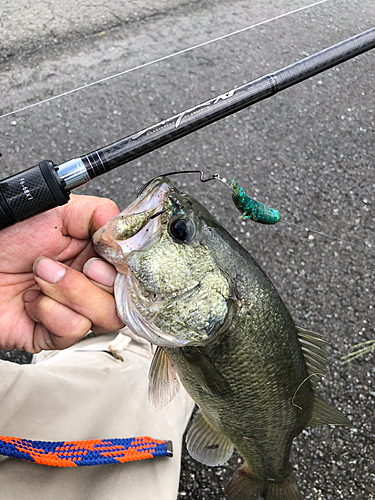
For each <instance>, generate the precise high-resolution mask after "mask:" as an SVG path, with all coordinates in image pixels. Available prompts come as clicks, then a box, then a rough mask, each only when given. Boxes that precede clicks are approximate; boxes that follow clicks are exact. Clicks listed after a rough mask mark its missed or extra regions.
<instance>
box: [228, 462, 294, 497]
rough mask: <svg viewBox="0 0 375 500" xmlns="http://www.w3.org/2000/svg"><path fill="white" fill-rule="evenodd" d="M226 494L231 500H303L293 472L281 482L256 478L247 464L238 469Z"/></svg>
mask: <svg viewBox="0 0 375 500" xmlns="http://www.w3.org/2000/svg"><path fill="white" fill-rule="evenodd" d="M225 494H226V495H227V497H228V499H229V500H301V496H300V494H299V492H298V486H297V484H296V482H295V479H294V477H293V474H292V472H291V473H290V474H289V476H287V477H286V478H284V479H283V480H281V481H272V480H269V479H266V480H262V479H259V478H256V477H254V476H253V475H252V474H251V472H250V470H249V468H248V466H247V465H246V463H245V464H244V465H243V466H242V467H241V468H240V469H238V471H237V472H236V474H235V475H234V477H233V479H232V481H231V482H230V483H229V484H228V486H227V488H226V490H225Z"/></svg>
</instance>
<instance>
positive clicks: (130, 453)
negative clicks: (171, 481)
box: [0, 436, 173, 467]
mask: <svg viewBox="0 0 375 500" xmlns="http://www.w3.org/2000/svg"><path fill="white" fill-rule="evenodd" d="M0 455H5V456H7V457H14V458H19V459H21V460H26V461H28V462H35V463H38V464H43V465H50V466H55V467H79V466H83V465H100V464H113V463H124V462H132V461H134V460H144V459H147V458H154V457H165V456H167V457H168V456H169V457H171V456H172V455H173V452H172V442H171V441H160V440H157V439H152V438H150V437H147V436H146V437H136V438H130V439H91V440H88V441H31V440H29V439H21V438H17V437H6V436H0Z"/></svg>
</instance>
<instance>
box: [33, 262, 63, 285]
mask: <svg viewBox="0 0 375 500" xmlns="http://www.w3.org/2000/svg"><path fill="white" fill-rule="evenodd" d="M33 271H34V273H35V274H36V275H37V276H39V278H42V280H44V281H47V282H48V283H52V284H55V283H58V282H59V281H60V280H61V279H62V278H63V277H64V276H65V273H66V268H65V267H64V266H62V265H61V264H60V263H59V262H56V261H54V260H51V259H47V258H46V257H40V258H39V259H37V260H36V261H35V263H34V267H33Z"/></svg>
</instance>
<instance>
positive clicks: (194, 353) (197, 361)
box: [181, 347, 232, 398]
mask: <svg viewBox="0 0 375 500" xmlns="http://www.w3.org/2000/svg"><path fill="white" fill-rule="evenodd" d="M181 352H182V354H183V356H184V359H185V361H186V363H187V364H188V366H189V368H190V371H191V373H192V374H193V375H194V377H195V379H196V380H197V382H198V383H199V385H200V386H201V387H202V389H203V390H204V391H205V392H207V394H209V395H210V396H218V397H220V398H224V397H230V395H231V393H232V390H231V388H230V385H229V384H228V382H227V381H226V380H225V378H224V377H223V375H222V374H221V373H220V372H219V371H218V369H217V368H215V366H214V365H213V364H212V363H211V362H210V361H209V360H208V359H207V358H206V356H205V355H204V354H203V353H202V351H201V350H200V349H199V347H182V348H181Z"/></svg>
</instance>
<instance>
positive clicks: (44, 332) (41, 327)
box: [0, 195, 123, 353]
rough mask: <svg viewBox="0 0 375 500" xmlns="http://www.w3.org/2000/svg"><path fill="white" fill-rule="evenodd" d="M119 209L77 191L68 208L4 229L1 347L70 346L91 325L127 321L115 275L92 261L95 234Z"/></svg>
mask: <svg viewBox="0 0 375 500" xmlns="http://www.w3.org/2000/svg"><path fill="white" fill-rule="evenodd" d="M118 213H119V210H118V208H117V206H116V205H115V203H113V202H112V201H110V200H108V199H103V198H96V197H92V196H76V195H72V196H71V200H70V201H69V203H68V204H67V205H64V206H62V207H57V208H54V209H53V210H50V211H48V212H46V213H44V214H41V215H38V216H37V217H34V218H32V219H29V220H26V221H23V222H21V223H18V224H16V225H15V226H12V227H10V228H7V229H4V230H3V231H1V232H0V257H1V258H0V318H1V320H0V349H22V350H25V351H28V352H31V353H36V352H39V351H40V350H42V349H65V348H67V347H69V346H71V345H73V344H75V343H76V342H77V341H78V340H80V339H81V338H82V337H84V335H86V333H87V332H88V331H89V330H90V329H92V330H93V331H95V332H99V331H100V332H105V331H114V330H117V329H119V328H121V327H122V326H123V323H122V322H121V320H120V319H119V317H118V316H117V313H116V307H115V301H114V298H113V288H112V287H113V282H114V278H115V275H116V272H115V270H114V268H112V266H110V265H109V264H108V263H106V262H104V261H101V260H99V259H96V258H95V259H92V257H95V256H96V254H95V252H94V250H93V249H92V246H91V235H92V234H93V233H94V232H95V231H96V230H97V229H99V228H100V227H101V226H102V225H104V224H105V223H106V222H108V220H109V219H111V218H112V217H114V216H115V215H117V214H118ZM85 264H86V265H85ZM82 271H83V272H84V273H85V274H86V276H85V274H83V273H82ZM93 281H94V282H95V283H94V282H93Z"/></svg>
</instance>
